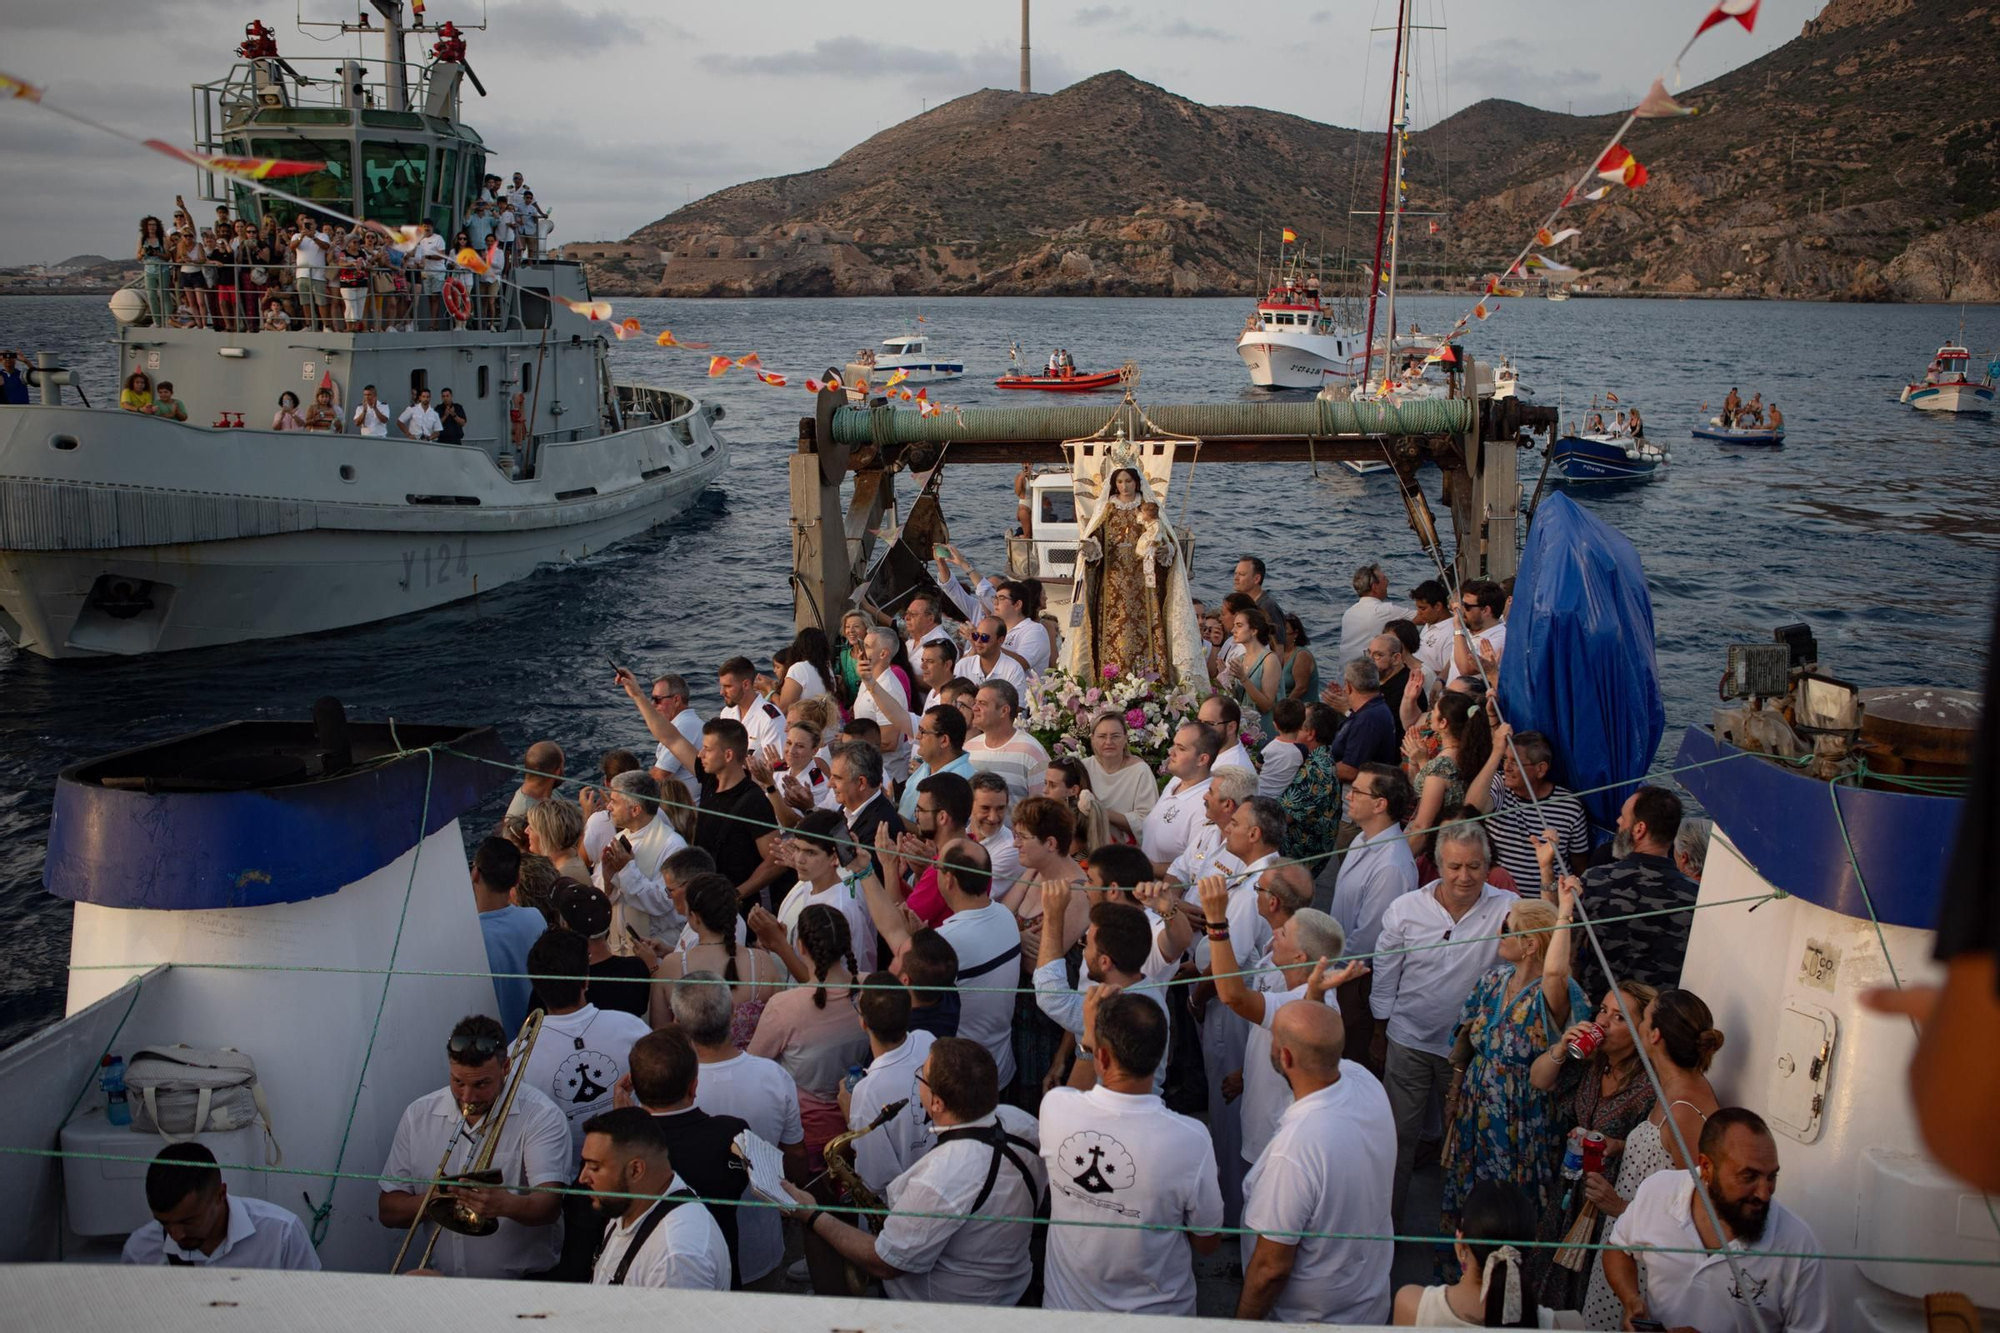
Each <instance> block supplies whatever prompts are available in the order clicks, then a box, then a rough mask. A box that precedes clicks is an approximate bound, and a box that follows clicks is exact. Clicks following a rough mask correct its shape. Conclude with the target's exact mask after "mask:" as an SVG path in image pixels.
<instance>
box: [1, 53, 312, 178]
mask: <svg viewBox="0 0 2000 1333" xmlns="http://www.w3.org/2000/svg"><path fill="white" fill-rule="evenodd" d="M0 78H5V76H4V75H0ZM8 82H12V80H8ZM139 142H140V143H141V144H142V145H144V146H145V147H147V148H150V149H152V150H153V151H154V152H156V153H161V154H164V155H165V156H167V157H172V158H178V159H179V160H180V161H182V162H186V163H188V164H189V165H191V166H197V167H202V168H204V169H205V170H208V171H219V172H221V173H222V174H223V175H225V176H240V177H242V178H244V179H246V180H256V181H263V180H285V179H287V178H288V177H292V176H310V175H312V174H313V173H314V172H316V171H323V170H325V168H326V164H325V163H324V162H299V161H294V160H292V159H290V158H283V157H227V156H222V155H218V154H210V153H191V152H188V151H187V150H186V149H184V148H176V147H174V146H173V145H172V144H170V143H167V142H165V141H164V140H160V139H142V140H140V141H139Z"/></svg>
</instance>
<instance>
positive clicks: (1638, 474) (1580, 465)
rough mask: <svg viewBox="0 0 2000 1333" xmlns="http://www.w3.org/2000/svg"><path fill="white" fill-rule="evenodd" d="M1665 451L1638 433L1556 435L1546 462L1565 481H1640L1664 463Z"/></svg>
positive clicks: (1573, 432) (1602, 432) (1605, 432)
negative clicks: (1634, 436)
mask: <svg viewBox="0 0 2000 1333" xmlns="http://www.w3.org/2000/svg"><path fill="white" fill-rule="evenodd" d="M1667 457H1668V455H1667V451H1666V450H1664V449H1662V448H1660V447H1659V446H1658V445H1656V444H1654V443H1653V442H1652V441H1650V440H1648V439H1646V438H1645V437H1644V436H1640V437H1639V438H1637V439H1635V438H1633V437H1632V436H1630V435H1618V434H1614V433H1612V432H1610V431H1601V432H1596V433H1592V434H1588V435H1585V434H1579V433H1577V432H1575V431H1571V432H1568V433H1566V434H1564V435H1562V436H1559V437H1558V438H1557V440H1556V442H1555V443H1554V444H1553V445H1551V446H1550V447H1549V466H1550V468H1551V469H1553V470H1554V472H1555V473H1556V475H1557V476H1558V477H1559V478H1560V479H1561V480H1563V481H1566V482H1605V481H1642V480H1644V479H1645V478H1647V477H1651V476H1653V475H1654V474H1655V473H1657V472H1659V471H1660V469H1661V468H1663V467H1665V466H1666V463H1667Z"/></svg>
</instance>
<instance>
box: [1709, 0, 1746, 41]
mask: <svg viewBox="0 0 2000 1333" xmlns="http://www.w3.org/2000/svg"><path fill="white" fill-rule="evenodd" d="M1759 2H1760V0H1722V3H1721V4H1719V5H1717V6H1716V7H1715V8H1714V9H1711V10H1709V11H1708V17H1707V18H1705V19H1703V20H1702V21H1701V26H1700V27H1699V28H1696V29H1695V30H1694V35H1695V36H1696V37H1699V36H1701V35H1702V34H1703V33H1705V32H1707V31H1708V30H1709V29H1710V28H1713V27H1714V26H1715V25H1716V24H1718V23H1727V22H1728V21H1729V20H1730V19H1735V20H1736V21H1737V22H1738V23H1741V24H1742V25H1743V31H1745V32H1755V31H1757V6H1758V4H1759Z"/></svg>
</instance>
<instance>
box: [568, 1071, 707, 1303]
mask: <svg viewBox="0 0 2000 1333" xmlns="http://www.w3.org/2000/svg"><path fill="white" fill-rule="evenodd" d="M583 1186H584V1188H585V1189H588V1190H590V1191H592V1193H593V1195H594V1197H593V1198H592V1199H591V1201H590V1204H591V1208H592V1210H593V1212H594V1213H595V1214H596V1215H597V1216H598V1217H602V1218H606V1219H608V1220H607V1221H606V1223H605V1227H604V1245H603V1248H602V1249H601V1250H600V1251H599V1252H598V1255H597V1263H596V1266H595V1268H594V1269H593V1271H592V1272H591V1275H590V1280H591V1282H592V1283H594V1284H596V1285H597V1286H600V1287H603V1286H611V1287H620V1286H623V1287H675V1288H680V1289H682V1290H687V1291H728V1290H729V1248H728V1246H727V1245H725V1244H724V1243H723V1239H722V1228H721V1227H719V1226H717V1225H716V1222H715V1218H714V1216H713V1215H712V1214H711V1213H710V1212H709V1211H708V1208H707V1206H706V1205H705V1204H702V1203H700V1202H698V1201H697V1200H696V1199H695V1198H694V1197H693V1195H694V1191H692V1190H690V1189H689V1188H688V1186H687V1182H686V1181H684V1180H682V1179H681V1178H680V1176H679V1175H678V1174H677V1173H676V1172H675V1171H674V1167H673V1163H672V1162H671V1161H670V1160H669V1159H668V1156H667V1140H666V1134H665V1131H664V1130H662V1129H661V1127H660V1122H659V1120H658V1119H657V1118H656V1117H654V1116H653V1115H652V1114H651V1113H650V1112H648V1111H646V1110H644V1109H642V1108H640V1107H637V1106H627V1107H624V1108H622V1109H620V1110H616V1111H606V1112H605V1113H604V1114H603V1115H600V1116H597V1117H594V1118H593V1119H591V1120H589V1121H586V1122H585V1123H584V1126H583ZM634 1195H637V1196H641V1197H637V1198H634V1197H631V1196H634ZM677 1195H678V1196H683V1197H680V1198H676V1196H677Z"/></svg>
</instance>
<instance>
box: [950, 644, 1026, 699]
mask: <svg viewBox="0 0 2000 1333" xmlns="http://www.w3.org/2000/svg"><path fill="white" fill-rule="evenodd" d="M956 674H957V675H958V677H959V678H960V679H961V680H969V681H971V682H972V683H973V684H974V685H983V684H985V683H986V682H987V681H989V680H1004V681H1006V682H1007V683H1008V684H1009V685H1012V686H1013V687H1014V691H1015V693H1017V694H1022V695H1025V694H1027V692H1028V673H1027V672H1025V671H1023V670H1022V669H1021V664H1020V663H1019V662H1016V661H1015V660H1014V659H1013V658H1011V657H1009V656H1007V654H1005V653H1002V654H1000V660H999V661H998V662H995V663H994V664H993V669H992V670H991V671H988V670H987V669H986V664H985V663H984V662H982V661H980V660H979V654H977V653H967V654H966V655H965V656H964V657H961V658H959V659H958V671H957V673H956ZM1026 702H1027V701H1026V700H1025V699H1023V700H1022V703H1023V704H1024V705H1025V704H1026Z"/></svg>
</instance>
